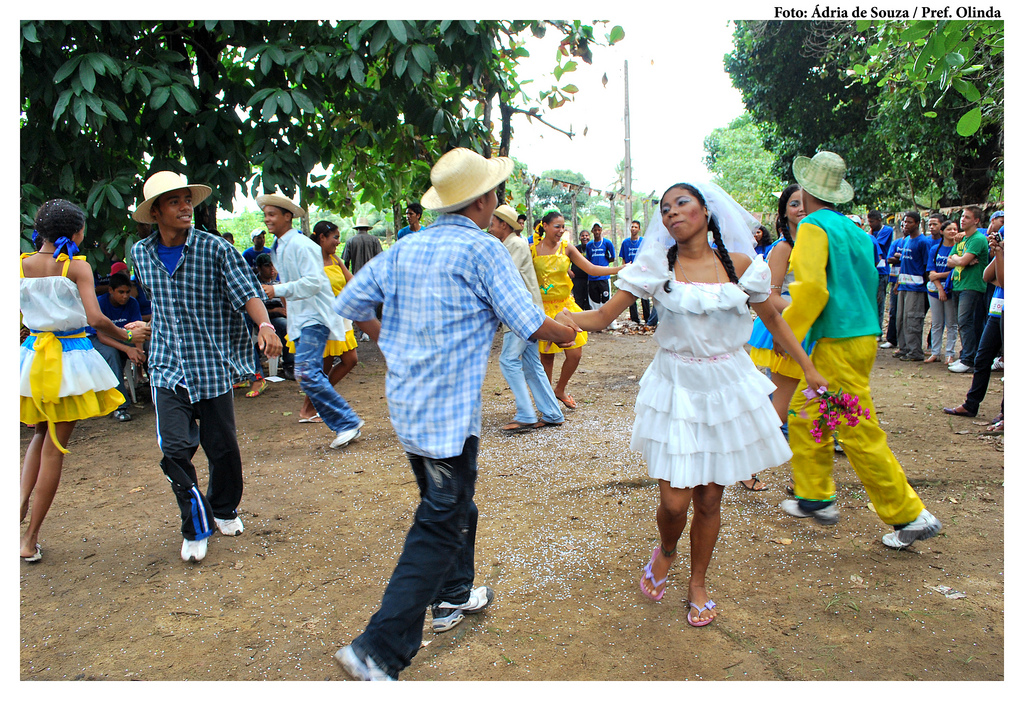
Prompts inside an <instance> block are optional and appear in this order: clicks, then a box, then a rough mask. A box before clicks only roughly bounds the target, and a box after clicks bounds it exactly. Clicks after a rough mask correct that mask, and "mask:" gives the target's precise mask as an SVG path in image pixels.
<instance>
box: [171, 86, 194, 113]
mask: <svg viewBox="0 0 1024 701" xmlns="http://www.w3.org/2000/svg"><path fill="white" fill-rule="evenodd" d="M171 94H173V95H174V101H175V102H177V103H178V106H179V107H181V109H183V110H185V111H186V112H188V113H189V114H195V113H196V112H197V111H198V110H199V106H198V105H196V102H195V100H193V99H192V96H191V95H190V94H189V92H188V90H187V89H186V88H185V86H184V85H182V84H181V83H173V84H172V85H171Z"/></svg>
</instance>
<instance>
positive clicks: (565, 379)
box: [549, 348, 583, 409]
mask: <svg viewBox="0 0 1024 701" xmlns="http://www.w3.org/2000/svg"><path fill="white" fill-rule="evenodd" d="M582 358H583V349H582V348H566V349H565V360H563V361H562V370H561V371H560V372H559V373H558V384H557V385H555V398H556V399H558V400H559V401H561V402H562V403H563V404H565V405H566V406H568V407H571V408H573V409H575V408H576V400H575V399H573V397H572V395H571V394H569V393H568V392H567V391H566V390H565V388H566V385H568V384H569V380H570V379H572V376H573V374H574V373H575V372H576V368H578V367H579V366H580V360H581V359H582ZM549 377H550V376H549Z"/></svg>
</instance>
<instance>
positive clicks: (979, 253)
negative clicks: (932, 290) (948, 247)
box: [953, 230, 988, 292]
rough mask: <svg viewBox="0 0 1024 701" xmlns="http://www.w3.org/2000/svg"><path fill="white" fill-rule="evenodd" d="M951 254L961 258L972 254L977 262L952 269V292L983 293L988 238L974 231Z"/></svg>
mask: <svg viewBox="0 0 1024 701" xmlns="http://www.w3.org/2000/svg"><path fill="white" fill-rule="evenodd" d="M953 253H954V254H956V255H958V256H962V255H964V254H965V253H973V254H974V256H975V258H977V259H978V262H977V263H976V264H975V265H967V266H963V267H956V268H954V269H953V291H954V292H962V291H964V290H974V291H975V292H984V291H985V289H986V285H985V280H984V278H983V275H984V274H985V266H987V265H988V238H987V237H986V236H985V234H983V233H982V232H981V231H978V230H975V232H974V233H973V234H971V235H970V236H966V237H964V240H963V241H961V242H960V243H958V244H957V245H956V248H955V249H954V250H953Z"/></svg>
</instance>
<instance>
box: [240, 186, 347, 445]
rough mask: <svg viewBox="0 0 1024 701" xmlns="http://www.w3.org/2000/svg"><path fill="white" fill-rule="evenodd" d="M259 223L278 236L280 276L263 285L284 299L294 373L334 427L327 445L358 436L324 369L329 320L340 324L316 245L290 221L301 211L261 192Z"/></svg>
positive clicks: (275, 254)
mask: <svg viewBox="0 0 1024 701" xmlns="http://www.w3.org/2000/svg"><path fill="white" fill-rule="evenodd" d="M256 204H258V205H259V206H260V207H261V208H262V209H263V223H264V224H266V226H267V231H269V232H270V233H272V234H273V235H274V236H275V237H276V238H277V240H276V241H275V242H274V245H273V246H272V247H271V249H270V258H271V260H272V261H273V263H274V267H275V268H277V272H278V274H279V275H280V277H281V282H280V283H278V284H275V285H263V291H264V292H265V293H266V295H267V298H268V299H273V298H274V297H280V298H282V299H287V300H288V337H289V338H291V339H292V341H293V342H294V343H295V378H296V379H297V380H298V381H299V387H301V388H302V391H303V392H305V393H306V396H307V397H309V400H310V401H311V402H312V403H313V406H314V407H315V408H316V410H317V413H318V414H319V415H320V418H321V419H323V422H324V423H325V424H327V427H328V428H329V429H331V430H332V431H334V432H335V434H336V435H335V438H334V440H333V441H331V447H332V448H343V447H345V446H346V445H348V444H349V443H351V442H352V441H353V440H355V439H356V438H358V437H359V435H360V431H359V429H360V427H362V425H363V420H362V419H360V418H359V416H358V415H357V414H356V412H355V411H353V410H352V408H351V407H350V406H349V405H348V402H346V401H345V399H344V398H343V397H342V396H341V395H340V394H338V392H337V391H336V390H335V389H334V387H333V386H332V385H331V382H330V380H329V379H328V378H327V375H325V374H324V371H323V357H324V348H325V347H326V345H327V337H328V336H329V335H330V333H331V328H330V327H331V324H340V322H341V317H339V316H338V315H337V314H335V312H334V309H333V308H332V305H333V303H334V293H333V291H332V290H331V281H330V280H329V279H328V278H327V273H325V272H324V263H323V255H322V253H321V250H320V246H318V245H317V244H315V243H314V242H313V241H311V240H310V239H309V238H308V237H306V236H303V235H302V234H300V233H299V232H298V231H296V230H295V228H294V227H293V226H292V219H293V218H294V217H301V216H303V215H304V214H305V211H304V210H303V209H302V208H301V207H299V206H298V205H296V204H295V203H294V202H292V201H291V200H289V199H288V198H287V197H285V196H284V195H280V194H275V195H262V196H260V197H257V198H256Z"/></svg>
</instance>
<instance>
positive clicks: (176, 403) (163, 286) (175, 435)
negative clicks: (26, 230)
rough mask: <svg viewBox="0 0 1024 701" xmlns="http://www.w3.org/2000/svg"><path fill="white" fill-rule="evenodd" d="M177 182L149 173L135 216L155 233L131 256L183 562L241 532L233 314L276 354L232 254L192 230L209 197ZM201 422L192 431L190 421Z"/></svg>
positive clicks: (245, 356) (243, 338) (238, 345)
mask: <svg viewBox="0 0 1024 701" xmlns="http://www.w3.org/2000/svg"><path fill="white" fill-rule="evenodd" d="M211 192H212V191H211V189H210V188H209V187H207V186H206V185H197V184H193V185H189V184H188V182H187V180H186V179H185V178H184V176H181V175H178V174H177V173H172V172H169V171H160V172H158V173H154V174H153V175H152V176H150V178H149V179H148V180H146V183H145V185H144V186H143V197H145V201H144V202H143V203H142V204H140V205H139V206H138V208H136V210H135V212H133V214H132V217H133V218H134V219H135V220H136V221H139V222H144V223H150V224H154V223H155V224H157V226H158V227H159V230H158V231H157V232H156V233H154V234H152V235H151V236H149V237H148V238H145V239H143V240H142V241H139V242H138V243H136V244H135V246H133V247H132V257H133V260H134V261H135V273H136V276H137V277H138V280H139V282H140V283H141V284H142V285H143V286H144V287H145V288H146V292H147V294H148V295H149V298H150V299H151V300H152V303H153V320H152V326H153V335H152V338H151V342H150V356H149V377H150V386H151V387H152V391H153V406H154V408H155V410H156V433H157V443H158V444H159V446H160V450H161V451H162V452H163V459H162V460H161V461H160V467H161V468H162V469H163V471H164V474H165V475H166V476H167V479H168V480H169V481H170V483H171V488H172V489H173V491H174V495H175V496H176V497H177V500H178V507H179V508H180V510H181V533H182V535H183V536H184V542H183V543H182V545H181V558H182V559H183V560H185V561H186V562H199V561H200V560H202V559H203V558H204V557H206V546H207V539H208V538H209V537H210V535H212V534H213V532H214V529H216V530H219V531H220V532H221V533H222V534H224V535H228V536H236V535H239V534H241V532H242V520H241V519H240V518H238V511H237V509H238V503H239V502H240V501H241V499H242V458H241V455H240V454H239V451H238V441H237V439H236V437H235V405H234V397H233V396H232V394H231V384H232V382H233V380H234V379H235V378H237V377H238V376H239V375H240V374H241V373H242V372H244V371H245V366H246V364H247V363H248V360H249V358H250V354H251V352H252V346H251V345H250V344H251V341H249V334H248V332H247V330H246V328H245V321H244V319H243V318H242V315H241V314H240V312H241V311H242V310H243V309H244V310H245V313H247V314H248V315H249V317H250V318H251V319H252V320H253V322H254V323H256V324H258V325H259V347H260V349H261V350H264V351H265V352H266V354H267V355H268V356H271V357H273V356H277V355H280V353H281V341H280V340H279V339H278V338H277V334H276V333H275V332H274V326H273V324H271V323H270V319H269V318H268V317H267V309H266V307H265V306H264V304H263V291H262V290H261V289H260V287H259V285H258V284H257V282H256V277H255V276H254V275H253V273H252V269H251V268H250V267H249V266H248V265H247V264H246V262H245V259H243V258H242V256H241V254H240V253H239V252H238V251H237V250H235V248H234V246H232V245H231V244H230V243H228V242H227V241H225V240H224V239H222V238H221V237H219V236H215V235H213V234H210V233H207V232H205V231H201V230H199V229H196V228H195V227H194V226H192V208H193V207H194V206H195V205H197V204H199V203H200V202H202V201H203V200H205V199H206V198H207V197H209V196H210V194H211ZM197 421H198V425H197V423H196V422H197ZM200 445H202V447H203V452H204V453H206V458H207V461H208V462H209V465H210V481H209V487H208V488H207V492H206V494H205V495H204V494H203V493H202V492H201V491H200V490H199V486H198V484H197V482H198V480H197V478H196V469H195V466H194V465H193V464H192V456H193V455H195V452H196V449H197V448H198V447H199V446H200Z"/></svg>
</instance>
